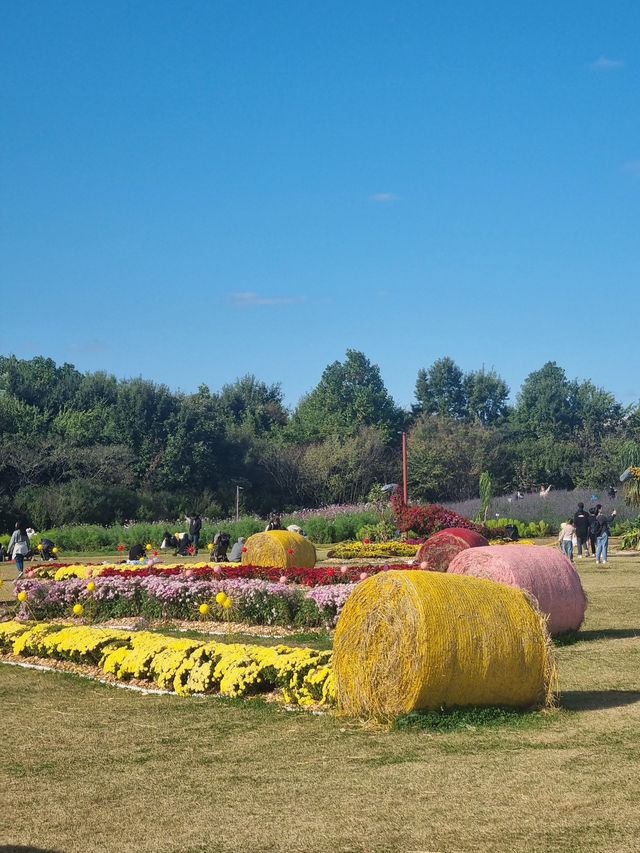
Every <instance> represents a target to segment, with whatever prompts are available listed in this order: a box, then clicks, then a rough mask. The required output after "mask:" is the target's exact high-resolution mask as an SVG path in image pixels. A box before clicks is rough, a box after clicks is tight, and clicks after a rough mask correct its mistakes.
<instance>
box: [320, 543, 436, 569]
mask: <svg viewBox="0 0 640 853" xmlns="http://www.w3.org/2000/svg"><path fill="white" fill-rule="evenodd" d="M419 547H420V546H419V545H409V544H408V543H407V542H341V543H340V544H339V545H336V547H335V548H333V549H332V550H331V551H329V553H328V554H327V556H328V557H329V558H336V559H337V560H356V559H360V560H374V559H384V558H386V557H415V555H416V553H417V552H418V549H419ZM402 568H403V569H404V568H406V567H405V566H402Z"/></svg>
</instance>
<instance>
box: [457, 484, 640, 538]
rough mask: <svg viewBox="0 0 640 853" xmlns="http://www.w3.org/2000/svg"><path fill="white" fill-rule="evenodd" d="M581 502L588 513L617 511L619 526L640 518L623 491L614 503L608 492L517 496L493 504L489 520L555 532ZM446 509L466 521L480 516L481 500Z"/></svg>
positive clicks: (460, 503)
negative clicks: (599, 507) (536, 524)
mask: <svg viewBox="0 0 640 853" xmlns="http://www.w3.org/2000/svg"><path fill="white" fill-rule="evenodd" d="M579 501H582V503H584V505H585V507H586V508H587V509H588V508H589V507H590V506H593V505H594V504H596V503H601V504H602V506H603V508H604V511H605V513H607V515H608V514H610V513H611V512H612V511H613V510H614V509H615V510H617V511H618V521H619V522H622V521H631V520H634V519H636V518H637V517H638V511H637V510H634V509H632V508H631V507H628V506H627V505H626V504H625V502H624V497H623V495H622V489H619V490H618V493H617V495H616V497H615V498H614V499H611V498H609V497H607V490H606V489H604V490H602V491H598V490H593V489H574V490H573V491H567V490H566V489H564V490H558V491H555V490H554V489H551V491H550V492H549V494H548V495H546V496H545V497H540V495H539V494H526V495H524V497H522V498H519V499H518V500H516V499H515V496H514V495H513V494H510V495H503V496H501V497H495V498H493V499H492V501H491V505H490V507H489V514H488V516H487V518H494V519H495V518H496V517H498V518H512V519H515V520H516V521H524V522H527V523H529V522H531V521H535V522H539V521H545V522H546V523H547V524H549V525H551V527H552V529H553V530H558V529H559V526H560V524H561V523H562V522H563V521H566V520H567V519H568V518H569V517H573V516H574V514H575V512H576V510H577V508H578V502H579ZM445 506H446V507H447V509H452V510H454V511H455V512H457V513H460V515H463V516H465V518H475V517H476V515H477V514H478V513H479V512H480V498H472V499H471V500H467V501H459V502H457V503H447V504H445Z"/></svg>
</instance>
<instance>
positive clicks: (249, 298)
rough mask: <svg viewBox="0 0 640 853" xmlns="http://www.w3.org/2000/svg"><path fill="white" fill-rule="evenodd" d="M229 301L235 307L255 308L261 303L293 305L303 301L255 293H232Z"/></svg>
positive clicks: (301, 299)
mask: <svg viewBox="0 0 640 853" xmlns="http://www.w3.org/2000/svg"><path fill="white" fill-rule="evenodd" d="M229 301H230V302H231V304H232V305H233V306H234V307H235V308H255V307H257V306H261V305H295V304H296V303H300V302H304V301H305V300H304V299H303V298H297V299H295V298H293V297H291V296H258V294H257V293H232V294H231V295H230V296H229Z"/></svg>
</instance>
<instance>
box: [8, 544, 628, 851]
mask: <svg viewBox="0 0 640 853" xmlns="http://www.w3.org/2000/svg"><path fill="white" fill-rule="evenodd" d="M594 562H595V561H594V560H588V559H587V560H581V561H578V563H577V566H578V569H579V570H580V574H581V576H582V578H583V583H584V586H585V589H586V591H587V593H588V595H589V600H590V604H589V609H588V610H587V620H586V623H585V625H584V628H583V631H582V632H581V633H580V634H579V639H578V640H577V641H576V642H573V643H569V644H566V645H561V646H559V648H558V659H559V669H560V685H561V689H562V697H561V709H560V710H559V711H558V712H556V713H554V714H552V715H550V716H542V715H537V714H536V715H531V716H529V717H525V718H519V719H517V720H513V721H512V722H510V723H508V724H506V725H498V726H491V727H490V726H473V725H470V724H469V723H467V724H466V725H463V726H462V727H460V728H458V729H456V730H454V731H439V730H438V731H435V730H429V729H423V728H418V727H416V728H409V729H400V730H395V731H389V730H387V729H383V728H378V727H374V726H371V725H365V724H362V723H359V722H354V721H349V720H344V719H340V718H335V717H332V716H316V715H312V714H309V713H307V712H303V711H300V712H289V711H286V710H284V709H283V708H282V707H281V706H278V705H275V704H268V703H265V702H263V701H262V700H251V701H235V700H224V699H213V698H211V699H198V698H191V699H181V698H177V697H172V696H153V695H146V696H145V695H140V694H137V693H131V692H129V691H126V690H118V689H116V688H113V687H103V686H99V685H96V684H94V683H91V682H88V681H83V680H80V679H78V678H76V677H74V676H70V675H65V674H59V673H39V672H35V671H30V670H21V669H17V668H14V667H10V666H4V665H3V666H0V706H1V707H2V720H3V761H2V762H1V770H0V779H1V781H0V791H1V793H0V797H2V808H1V809H0V845H2V844H4V845H9V846H7V847H2V846H0V850H10V849H12V847H11V845H25V846H28V847H31V848H39V849H44V850H59V851H123V853H124V851H158V853H162V851H175V853H178V851H180V853H188V851H192V852H193V853H195V851H218V850H219V851H223V850H225V851H362V852H363V853H365V851H368V853H373V851H416V853H418V851H478V850H481V851H512V850H515V851H527V853H530V851H563V853H568V852H569V851H576V853H577V851H580V853H582V851H620V852H621V853H622V851H634V853H635V851H637V850H638V847H639V842H638V839H639V838H640V808H639V807H638V803H639V802H640V761H639V759H640V557H639V556H633V557H617V556H613V557H612V559H611V565H610V566H609V567H608V568H600V569H596V566H595V565H594Z"/></svg>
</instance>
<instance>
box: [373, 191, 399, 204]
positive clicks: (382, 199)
mask: <svg viewBox="0 0 640 853" xmlns="http://www.w3.org/2000/svg"><path fill="white" fill-rule="evenodd" d="M369 199H370V200H371V201H375V202H376V203H377V204H390V203H391V202H394V201H399V200H400V196H398V195H396V194H395V193H375V194H374V195H370V196H369Z"/></svg>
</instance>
